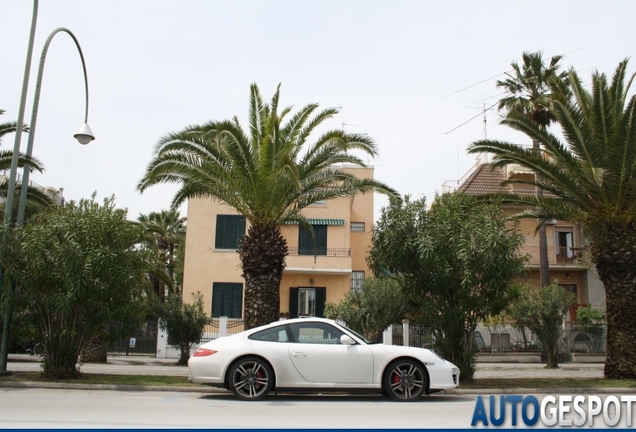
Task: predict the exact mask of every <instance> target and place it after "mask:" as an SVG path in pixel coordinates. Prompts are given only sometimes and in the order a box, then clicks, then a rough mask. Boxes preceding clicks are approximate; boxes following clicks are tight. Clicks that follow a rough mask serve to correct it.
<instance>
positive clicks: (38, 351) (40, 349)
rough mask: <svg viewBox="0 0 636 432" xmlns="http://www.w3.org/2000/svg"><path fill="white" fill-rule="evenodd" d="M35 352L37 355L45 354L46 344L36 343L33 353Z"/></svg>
mask: <svg viewBox="0 0 636 432" xmlns="http://www.w3.org/2000/svg"><path fill="white" fill-rule="evenodd" d="M33 354H35V355H37V356H42V355H43V354H44V346H42V344H39V343H37V344H35V346H34V347H33V351H32V354H31V355H33Z"/></svg>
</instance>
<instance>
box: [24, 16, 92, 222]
mask: <svg viewBox="0 0 636 432" xmlns="http://www.w3.org/2000/svg"><path fill="white" fill-rule="evenodd" d="M60 32H64V33H67V34H68V35H69V36H70V37H71V38H72V39H73V42H75V46H76V47H77V51H78V52H79V55H80V59H81V60H82V69H83V70H84V88H85V90H86V110H85V111H84V124H83V125H82V126H81V127H80V129H79V130H78V131H77V133H76V134H75V135H73V137H74V138H75V139H77V141H79V143H80V144H88V143H90V142H91V141H93V140H94V139H95V136H94V135H93V132H92V131H91V128H90V127H89V126H88V123H87V122H88V75H87V74H86V62H85V61H84V53H83V52H82V48H81V47H80V44H79V42H78V41H77V38H76V37H75V35H74V34H73V32H72V31H70V30H69V29H67V28H64V27H59V28H56V29H55V30H53V31H52V32H51V34H50V35H49V37H48V38H47V39H46V42H45V43H44V48H43V49H42V55H41V56H40V66H39V69H38V77H37V80H36V81H35V94H34V95H33V110H32V112H31V123H29V140H28V141H27V150H26V155H27V157H31V155H32V153H33V141H34V139H35V126H36V123H37V119H38V108H39V105H40V90H41V88H42V74H43V72H44V62H45V61H46V54H47V53H48V50H49V45H51V41H52V40H53V37H55V35H56V34H58V33H60ZM30 172H31V167H30V166H29V164H25V165H24V171H23V174H22V186H21V187H20V201H19V203H18V218H17V222H16V224H17V226H19V227H20V226H22V224H23V223H24V213H25V209H26V199H27V189H28V186H29V173H30Z"/></svg>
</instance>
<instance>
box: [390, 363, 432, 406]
mask: <svg viewBox="0 0 636 432" xmlns="http://www.w3.org/2000/svg"><path fill="white" fill-rule="evenodd" d="M427 379H428V378H427V375H426V370H424V366H422V365H421V364H420V363H418V362H416V361H414V360H409V359H401V360H396V361H394V362H393V363H391V364H389V366H388V367H387V368H386V370H385V371H384V377H383V389H384V391H386V392H387V393H388V395H389V396H390V397H391V398H392V399H394V400H397V401H404V402H412V401H415V400H418V399H419V398H420V397H421V396H422V395H423V394H424V392H425V391H426V385H427Z"/></svg>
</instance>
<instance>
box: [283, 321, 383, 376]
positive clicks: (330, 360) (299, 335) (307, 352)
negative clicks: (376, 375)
mask: <svg viewBox="0 0 636 432" xmlns="http://www.w3.org/2000/svg"><path fill="white" fill-rule="evenodd" d="M291 331H292V334H293V336H294V343H292V344H290V346H289V357H290V359H291V361H292V363H293V365H294V367H295V368H296V370H297V371H298V373H299V374H300V375H301V376H302V377H303V379H305V380H307V381H308V382H312V383H325V384H368V383H371V382H372V379H373V354H372V353H371V350H370V349H369V348H368V347H367V346H366V345H361V344H355V345H343V344H341V343H340V336H342V335H343V334H344V333H343V332H342V331H341V330H340V329H338V328H336V327H334V326H332V325H330V324H328V323H323V322H309V321H308V322H301V323H294V324H291Z"/></svg>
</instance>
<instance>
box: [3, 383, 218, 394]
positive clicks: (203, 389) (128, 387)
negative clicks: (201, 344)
mask: <svg viewBox="0 0 636 432" xmlns="http://www.w3.org/2000/svg"><path fill="white" fill-rule="evenodd" d="M3 387H5V388H41V389H68V390H117V391H173V392H191V393H228V394H229V393H230V392H229V391H227V390H223V389H218V388H216V387H207V386H200V387H189V386H158V385H132V384H82V383H59V382H22V381H0V388H3Z"/></svg>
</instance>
